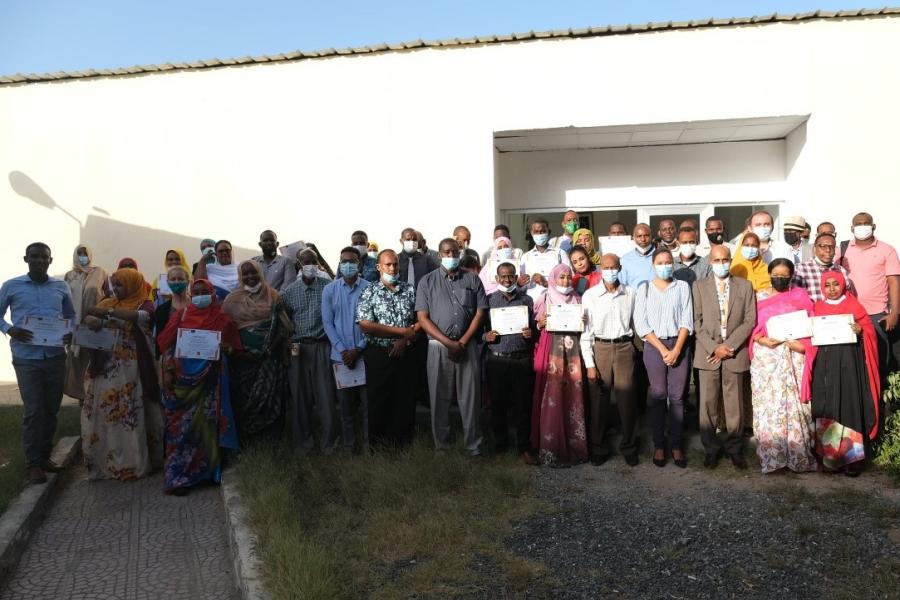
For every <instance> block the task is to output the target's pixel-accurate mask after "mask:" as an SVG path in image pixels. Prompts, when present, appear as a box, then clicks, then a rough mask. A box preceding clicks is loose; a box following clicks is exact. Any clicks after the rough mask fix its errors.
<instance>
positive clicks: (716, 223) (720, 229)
mask: <svg viewBox="0 0 900 600" xmlns="http://www.w3.org/2000/svg"><path fill="white" fill-rule="evenodd" d="M704 233H705V234H706V242H704V243H702V244H698V245H697V256H708V255H709V251H710V250H711V249H712V248H713V247H715V246H718V245H723V246H725V247H726V248H728V249H729V250H731V251H733V250H734V248H733V247H732V245H731V244H730V243H729V242H727V241H725V222H724V221H723V220H722V219H721V217H717V216H715V215H713V216H711V217H709V218H707V219H706V225H705V229H704Z"/></svg>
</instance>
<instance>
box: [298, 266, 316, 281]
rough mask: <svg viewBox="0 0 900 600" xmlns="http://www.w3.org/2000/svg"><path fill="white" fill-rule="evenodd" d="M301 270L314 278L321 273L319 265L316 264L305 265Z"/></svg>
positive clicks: (307, 276)
mask: <svg viewBox="0 0 900 600" xmlns="http://www.w3.org/2000/svg"><path fill="white" fill-rule="evenodd" d="M300 270H301V272H302V273H303V276H304V277H306V278H307V279H312V278H313V277H315V276H316V275H318V274H319V267H317V266H316V265H303V266H302V267H300Z"/></svg>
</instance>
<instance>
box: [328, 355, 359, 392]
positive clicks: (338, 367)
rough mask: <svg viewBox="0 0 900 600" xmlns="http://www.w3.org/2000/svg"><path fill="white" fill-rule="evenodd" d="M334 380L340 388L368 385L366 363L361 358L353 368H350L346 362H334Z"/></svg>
mask: <svg viewBox="0 0 900 600" xmlns="http://www.w3.org/2000/svg"><path fill="white" fill-rule="evenodd" d="M332 368H334V382H335V384H336V386H337V389H339V390H345V389H347V388H354V387H359V386H361V385H366V365H365V363H364V362H363V361H362V359H359V360H357V361H356V364H355V365H353V368H352V369H348V368H347V365H345V364H344V363H333V364H332Z"/></svg>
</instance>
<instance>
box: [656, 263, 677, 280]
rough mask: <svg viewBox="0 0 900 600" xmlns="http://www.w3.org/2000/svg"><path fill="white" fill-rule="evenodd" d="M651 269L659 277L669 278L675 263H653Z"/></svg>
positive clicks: (673, 270)
mask: <svg viewBox="0 0 900 600" xmlns="http://www.w3.org/2000/svg"><path fill="white" fill-rule="evenodd" d="M653 270H654V271H656V276H657V277H659V278H660V279H670V278H671V277H672V273H674V272H675V265H653Z"/></svg>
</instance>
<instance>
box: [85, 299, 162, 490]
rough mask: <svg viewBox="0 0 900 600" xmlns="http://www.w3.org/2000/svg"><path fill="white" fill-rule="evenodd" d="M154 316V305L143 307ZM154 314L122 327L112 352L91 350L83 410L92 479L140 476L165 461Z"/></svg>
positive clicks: (116, 323) (117, 326)
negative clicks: (151, 317)
mask: <svg viewBox="0 0 900 600" xmlns="http://www.w3.org/2000/svg"><path fill="white" fill-rule="evenodd" d="M138 310H140V311H144V312H146V313H147V314H149V315H152V313H153V304H152V303H151V302H145V303H144V304H143V305H141V306H140V307H139V309H138ZM150 323H151V319H150V318H141V319H139V321H138V323H137V324H129V323H125V322H124V321H120V320H116V319H111V320H110V322H109V324H108V325H107V326H108V327H109V328H112V329H119V330H120V335H119V341H118V343H117V345H116V346H115V348H114V349H113V351H112V352H105V351H97V350H92V351H91V353H90V354H91V360H90V365H89V367H88V371H87V376H86V385H85V398H84V406H83V408H82V411H81V437H82V452H83V453H84V464H85V466H86V467H87V470H88V477H89V478H90V479H122V480H130V479H137V478H139V477H143V476H145V475H148V474H149V473H150V472H151V471H152V470H153V469H154V468H158V467H159V466H161V465H162V455H163V447H162V429H163V426H162V413H161V410H160V404H159V387H158V384H157V380H156V366H155V361H154V358H153V350H152V344H151V341H150V328H151V325H150Z"/></svg>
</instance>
